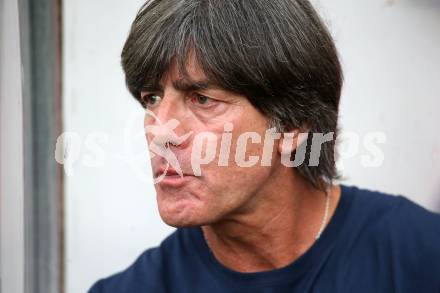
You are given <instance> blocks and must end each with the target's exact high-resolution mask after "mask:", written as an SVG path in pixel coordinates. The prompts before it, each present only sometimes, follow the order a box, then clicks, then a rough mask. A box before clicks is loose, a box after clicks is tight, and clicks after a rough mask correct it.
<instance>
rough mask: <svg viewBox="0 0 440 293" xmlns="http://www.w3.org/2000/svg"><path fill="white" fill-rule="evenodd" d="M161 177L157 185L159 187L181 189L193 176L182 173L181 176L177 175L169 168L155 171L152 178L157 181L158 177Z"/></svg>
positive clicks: (160, 168)
mask: <svg viewBox="0 0 440 293" xmlns="http://www.w3.org/2000/svg"><path fill="white" fill-rule="evenodd" d="M163 174H165V176H163V177H162V178H161V179H160V180H159V181H158V182H157V184H159V185H166V186H170V187H182V186H183V185H184V184H186V183H187V182H188V181H189V180H191V179H192V178H193V177H194V176H193V175H191V174H186V173H184V172H182V175H179V174H178V173H177V171H176V170H175V169H174V168H171V167H169V168H168V169H167V168H164V167H159V168H157V169H155V171H154V178H155V179H157V178H158V177H160V176H162V175H163Z"/></svg>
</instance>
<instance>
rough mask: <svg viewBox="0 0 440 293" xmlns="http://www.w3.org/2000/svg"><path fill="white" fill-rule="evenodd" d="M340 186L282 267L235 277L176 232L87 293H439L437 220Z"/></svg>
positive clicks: (189, 235) (401, 202)
mask: <svg viewBox="0 0 440 293" xmlns="http://www.w3.org/2000/svg"><path fill="white" fill-rule="evenodd" d="M341 187H342V194H341V199H340V201H339V204H338V206H337V207H336V211H335V213H334V215H333V217H332V218H331V219H330V222H329V224H328V225H327V226H326V228H325V230H324V231H323V233H322V234H321V237H320V238H319V239H318V240H317V241H316V242H315V243H314V244H313V245H312V246H311V247H310V248H309V249H308V250H307V251H306V252H305V253H304V254H303V255H301V256H300V257H299V258H297V259H296V260H295V261H294V262H292V263H291V264H289V265H287V266H285V267H282V268H279V269H275V270H271V271H265V272H257V273H241V272H236V271H233V270H231V269H229V268H227V267H225V266H223V265H222V264H221V263H220V262H218V261H217V260H216V258H215V257H214V256H213V254H212V253H211V251H210V249H209V247H208V245H207V244H206V242H205V240H204V238H203V234H202V231H201V228H200V227H191V228H179V229H177V230H176V231H175V232H173V233H172V234H171V235H170V236H168V237H167V238H166V239H165V240H164V241H163V242H162V243H161V245H160V246H159V247H155V248H151V249H148V250H146V251H145V252H144V253H143V254H142V255H140V256H139V258H138V259H137V260H136V261H135V262H134V263H133V264H132V265H131V266H130V267H129V268H127V269H126V270H124V271H122V272H120V273H118V274H116V275H113V276H110V277H108V278H105V279H102V280H99V281H98V282H96V283H95V284H94V286H93V287H92V288H91V289H90V291H89V293H148V292H152V293H153V292H154V293H162V292H176V293H186V292H188V293H198V292H200V293H215V292H252V293H256V292H261V293H271V292H273V293H283V292H289V293H290V292H300V293H303V292H324V293H331V292H337V293H344V292H347V293H353V292H356V293H359V292H368V293H379V292H384V293H391V292H401V293H402V292H417V293H440V215H439V214H435V213H433V212H430V211H428V210H426V209H425V208H423V207H421V206H420V205H417V204H415V203H414V202H412V201H410V200H409V199H407V198H405V197H404V196H401V195H391V194H386V193H381V192H377V191H372V190H368V189H361V188H358V187H355V186H348V185H341Z"/></svg>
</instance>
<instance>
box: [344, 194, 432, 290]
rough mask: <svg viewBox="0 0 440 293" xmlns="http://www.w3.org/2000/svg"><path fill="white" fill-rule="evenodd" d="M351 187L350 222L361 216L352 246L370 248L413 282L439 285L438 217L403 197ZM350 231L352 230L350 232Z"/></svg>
mask: <svg viewBox="0 0 440 293" xmlns="http://www.w3.org/2000/svg"><path fill="white" fill-rule="evenodd" d="M351 188H353V190H354V192H353V194H354V193H356V196H354V197H353V205H352V206H353V211H354V213H352V215H351V217H350V219H351V220H352V221H354V222H356V218H357V217H363V218H364V219H363V220H362V221H361V224H360V227H362V228H361V229H358V230H356V231H357V235H356V237H354V239H355V240H354V242H353V246H356V247H359V249H360V250H362V251H366V250H368V248H367V247H370V248H372V249H373V251H374V254H372V255H373V256H375V257H380V262H381V263H384V262H389V263H391V264H393V265H392V266H393V267H394V268H393V270H395V272H396V274H397V272H400V273H402V274H403V275H405V276H411V277H410V279H411V280H412V281H413V282H415V281H416V280H419V281H420V282H422V281H423V282H431V283H433V282H436V284H437V285H438V286H440V279H439V278H438V272H440V214H438V213H435V212H433V211H430V210H428V209H426V208H425V207H423V206H421V205H419V204H417V203H415V202H414V201H412V200H410V199H409V198H407V197H406V196H404V195H401V194H390V193H385V192H380V191H373V190H368V189H360V188H356V187H351ZM353 230H354V229H353Z"/></svg>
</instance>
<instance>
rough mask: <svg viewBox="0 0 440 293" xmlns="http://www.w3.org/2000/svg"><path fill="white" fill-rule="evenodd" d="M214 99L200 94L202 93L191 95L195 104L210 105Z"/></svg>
mask: <svg viewBox="0 0 440 293" xmlns="http://www.w3.org/2000/svg"><path fill="white" fill-rule="evenodd" d="M213 101H214V100H213V99H211V98H210V97H207V96H204V95H200V94H195V95H194V96H192V97H191V102H192V103H193V104H197V105H202V106H208V105H209V104H210V103H212V102H213Z"/></svg>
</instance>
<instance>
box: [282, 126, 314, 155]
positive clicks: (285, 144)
mask: <svg viewBox="0 0 440 293" xmlns="http://www.w3.org/2000/svg"><path fill="white" fill-rule="evenodd" d="M307 138H308V132H300V130H299V129H298V128H295V129H294V130H292V131H290V132H284V133H281V139H280V140H279V142H278V152H279V153H280V155H290V154H291V153H292V152H293V151H295V150H296V149H297V147H298V146H300V145H301V144H302V143H303V142H304V141H306V140H307Z"/></svg>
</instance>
